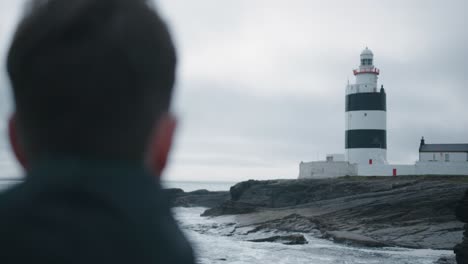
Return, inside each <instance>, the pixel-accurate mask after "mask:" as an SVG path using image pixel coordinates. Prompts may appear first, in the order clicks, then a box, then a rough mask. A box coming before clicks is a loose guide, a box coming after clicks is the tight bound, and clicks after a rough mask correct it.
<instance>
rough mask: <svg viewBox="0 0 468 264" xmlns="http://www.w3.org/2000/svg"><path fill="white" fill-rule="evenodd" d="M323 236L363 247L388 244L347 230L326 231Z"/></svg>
mask: <svg viewBox="0 0 468 264" xmlns="http://www.w3.org/2000/svg"><path fill="white" fill-rule="evenodd" d="M324 238H331V239H333V241H335V242H339V243H345V244H350V245H355V246H364V247H386V246H389V245H388V244H386V243H383V242H380V241H377V240H375V239H373V238H370V237H367V236H363V235H360V234H356V233H353V232H347V231H328V232H326V233H325V234H324Z"/></svg>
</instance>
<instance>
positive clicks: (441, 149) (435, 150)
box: [419, 138, 468, 163]
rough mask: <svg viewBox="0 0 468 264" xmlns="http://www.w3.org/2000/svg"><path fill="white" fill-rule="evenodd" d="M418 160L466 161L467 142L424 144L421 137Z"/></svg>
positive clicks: (467, 152) (467, 159)
mask: <svg viewBox="0 0 468 264" xmlns="http://www.w3.org/2000/svg"><path fill="white" fill-rule="evenodd" d="M419 162H462V163H463V162H468V144H426V142H425V140H424V138H422V139H421V144H420V146H419Z"/></svg>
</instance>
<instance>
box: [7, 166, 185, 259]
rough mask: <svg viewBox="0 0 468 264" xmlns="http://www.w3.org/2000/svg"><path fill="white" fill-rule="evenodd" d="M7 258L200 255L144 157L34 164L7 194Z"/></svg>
mask: <svg viewBox="0 0 468 264" xmlns="http://www.w3.org/2000/svg"><path fill="white" fill-rule="evenodd" d="M0 262H1V263H28V264H31V263H99V264H105V263H110V264H117V263H135V264H143V263H172V264H179V263H181V264H182V263H184V264H192V263H194V260H193V254H192V249H191V247H190V245H189V244H188V242H187V241H186V239H185V237H184V236H183V234H182V233H181V231H180V230H179V228H178V226H177V224H176V222H175V220H174V219H173V217H172V214H171V211H170V208H169V205H168V202H167V199H166V198H165V197H164V195H163V194H162V191H161V187H160V186H159V184H157V183H156V180H155V177H153V176H152V175H151V174H150V173H148V172H147V171H145V169H144V168H143V166H140V165H138V164H126V163H118V162H94V161H87V162H84V161H77V160H61V161H48V162H42V163H41V164H38V165H37V166H34V167H33V169H32V170H31V172H30V173H29V174H28V175H27V177H26V180H25V181H24V182H23V183H21V184H19V185H17V186H15V187H13V188H12V189H10V190H8V191H6V192H4V193H2V194H1V195H0Z"/></svg>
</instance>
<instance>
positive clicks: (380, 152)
mask: <svg viewBox="0 0 468 264" xmlns="http://www.w3.org/2000/svg"><path fill="white" fill-rule="evenodd" d="M370 159H372V163H373V164H387V150H386V149H379V148H372V149H371V148H364V149H361V148H359V149H346V160H347V161H348V162H349V163H351V164H369V160H370Z"/></svg>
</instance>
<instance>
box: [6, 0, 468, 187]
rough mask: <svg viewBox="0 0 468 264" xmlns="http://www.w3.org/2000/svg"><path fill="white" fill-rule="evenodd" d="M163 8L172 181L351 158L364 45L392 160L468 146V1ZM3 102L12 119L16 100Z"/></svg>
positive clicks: (164, 4)
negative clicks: (170, 59) (170, 60)
mask: <svg viewBox="0 0 468 264" xmlns="http://www.w3.org/2000/svg"><path fill="white" fill-rule="evenodd" d="M13 2H15V3H12V2H11V1H9V2H8V1H5V3H2V4H0V10H1V11H0V14H2V16H0V20H1V21H0V22H1V23H0V40H2V41H0V47H4V49H6V47H7V46H8V43H9V39H10V36H11V33H12V30H13V27H14V25H15V23H16V22H15V20H16V19H17V17H18V14H19V10H20V7H21V5H20V2H21V1H19V2H17V1H13ZM157 4H158V6H159V8H160V10H161V13H162V14H163V16H164V17H166V19H167V21H168V24H169V25H170V27H171V29H172V32H173V35H174V39H175V41H176V43H177V46H178V51H179V57H180V64H179V69H178V71H179V79H178V84H177V94H176V97H175V102H174V109H175V111H176V112H177V113H178V115H179V116H180V126H179V133H178V137H177V141H176V146H175V149H174V152H173V155H172V162H171V163H170V168H169V170H168V171H167V173H166V177H168V179H173V180H174V179H185V180H199V179H202V180H210V179H211V180H212V179H216V180H242V179H249V178H262V179H266V178H294V177H296V176H297V175H298V163H299V162H300V161H301V160H303V161H310V160H315V159H317V157H318V158H324V156H325V154H327V153H340V152H341V153H342V152H344V92H345V85H346V82H347V80H348V79H349V80H350V81H351V82H353V81H354V76H353V75H352V69H353V68H356V67H357V66H358V63H359V53H360V52H361V50H362V49H363V48H364V47H365V46H369V48H371V49H372V50H373V51H374V54H375V64H376V66H377V67H379V68H380V69H381V75H380V77H379V83H380V84H384V86H385V88H386V91H387V95H388V96H387V100H388V157H389V160H390V161H391V162H396V163H411V162H414V160H416V159H417V158H418V153H417V148H418V145H419V139H420V137H421V136H423V135H424V136H425V137H426V140H427V142H428V143H436V142H439V143H456V142H468V137H467V135H468V115H467V114H466V113H467V112H468V106H467V105H466V98H468V89H466V83H467V81H468V75H467V74H466V69H468V61H467V60H466V58H467V57H468V49H466V47H467V46H468V35H467V34H466V33H465V29H466V27H467V26H468V25H467V21H466V18H465V17H466V16H465V13H466V10H467V9H468V2H467V1H463V0H451V1H443V2H442V1H436V0H429V1H423V0H416V1H403V0H395V1H371V0H362V1H359V2H353V1H345V0H341V1H339V0H331V1H310V0H294V1H287V2H286V1H275V0H273V1H272V0H258V1H248V0H236V1H233V0H227V1H218V0H198V1H188V0H158V1H157ZM1 54H4V52H3V53H0V55H1ZM1 78H2V80H3V79H4V77H1ZM5 87H6V85H5ZM5 87H3V86H2V87H0V95H2V96H1V98H0V100H3V101H1V102H0V103H5V105H6V104H8V103H9V102H10V101H9V100H10V99H4V98H9V97H8V96H3V95H5V94H4V92H5V91H4V89H5ZM2 93H3V94H2ZM2 105H3V104H2ZM2 107H3V108H2V109H0V112H2V113H3V114H1V115H0V116H2V117H5V116H6V114H5V112H7V111H8V109H9V108H10V109H11V105H10V106H7V107H4V106H2ZM0 108H1V107H0ZM0 128H1V126H0Z"/></svg>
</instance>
